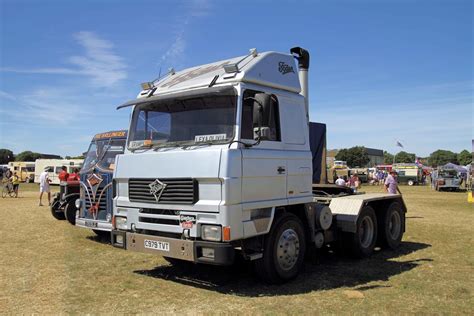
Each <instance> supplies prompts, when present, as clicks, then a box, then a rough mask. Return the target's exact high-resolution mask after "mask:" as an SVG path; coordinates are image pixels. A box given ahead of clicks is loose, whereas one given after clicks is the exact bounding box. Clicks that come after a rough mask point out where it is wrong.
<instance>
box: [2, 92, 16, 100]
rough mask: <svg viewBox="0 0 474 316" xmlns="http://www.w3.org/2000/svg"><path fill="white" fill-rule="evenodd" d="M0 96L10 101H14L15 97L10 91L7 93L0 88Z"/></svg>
mask: <svg viewBox="0 0 474 316" xmlns="http://www.w3.org/2000/svg"><path fill="white" fill-rule="evenodd" d="M0 98H2V99H6V100H10V101H15V100H16V97H15V96H14V95H12V94H10V93H7V92H5V91H2V90H0Z"/></svg>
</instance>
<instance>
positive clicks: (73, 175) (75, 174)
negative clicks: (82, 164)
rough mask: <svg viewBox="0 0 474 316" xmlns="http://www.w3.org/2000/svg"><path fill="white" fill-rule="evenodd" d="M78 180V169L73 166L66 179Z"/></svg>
mask: <svg viewBox="0 0 474 316" xmlns="http://www.w3.org/2000/svg"><path fill="white" fill-rule="evenodd" d="M79 180H80V177H79V169H78V168H74V172H73V173H70V174H69V176H68V178H67V181H79Z"/></svg>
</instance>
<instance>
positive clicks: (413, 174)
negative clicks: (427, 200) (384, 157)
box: [393, 164, 423, 185]
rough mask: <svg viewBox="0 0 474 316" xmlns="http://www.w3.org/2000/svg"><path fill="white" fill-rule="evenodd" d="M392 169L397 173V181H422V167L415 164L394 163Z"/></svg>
mask: <svg viewBox="0 0 474 316" xmlns="http://www.w3.org/2000/svg"><path fill="white" fill-rule="evenodd" d="M393 169H395V171H396V172H397V174H398V177H397V179H398V183H404V184H408V185H415V184H419V183H422V179H423V168H421V167H420V166H418V165H416V164H394V165H393Z"/></svg>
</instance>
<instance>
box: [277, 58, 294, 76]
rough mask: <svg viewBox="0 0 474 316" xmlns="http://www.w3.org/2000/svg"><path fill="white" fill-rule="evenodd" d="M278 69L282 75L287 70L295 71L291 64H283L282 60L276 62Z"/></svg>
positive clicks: (287, 71)
mask: <svg viewBox="0 0 474 316" xmlns="http://www.w3.org/2000/svg"><path fill="white" fill-rule="evenodd" d="M278 71H279V72H281V74H282V75H286V74H287V73H289V72H292V73H295V71H294V70H293V67H292V66H290V65H288V64H285V63H284V62H282V61H280V62H279V63H278Z"/></svg>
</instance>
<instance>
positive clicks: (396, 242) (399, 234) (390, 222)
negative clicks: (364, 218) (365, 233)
mask: <svg viewBox="0 0 474 316" xmlns="http://www.w3.org/2000/svg"><path fill="white" fill-rule="evenodd" d="M380 224H381V225H380V226H379V227H380V230H381V231H380V241H381V244H382V245H383V246H384V247H388V248H391V249H397V248H398V247H399V246H400V243H401V242H402V238H403V232H404V231H405V212H403V209H402V206H401V205H400V203H398V202H393V203H392V204H390V206H389V207H388V210H387V211H386V212H385V213H384V214H383V216H382V217H381V221H380Z"/></svg>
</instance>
